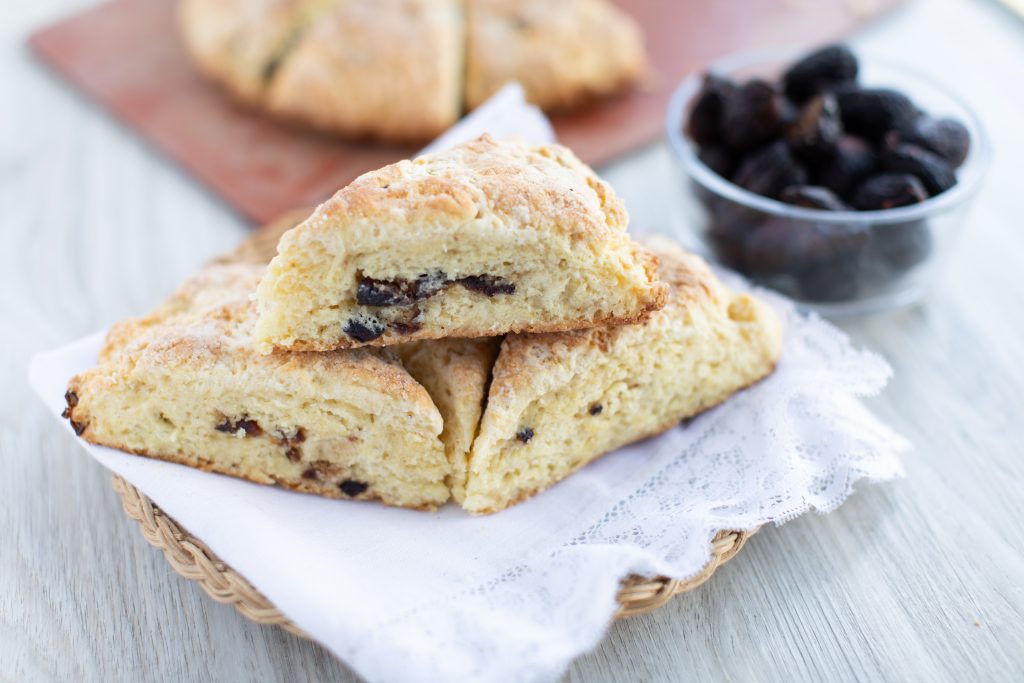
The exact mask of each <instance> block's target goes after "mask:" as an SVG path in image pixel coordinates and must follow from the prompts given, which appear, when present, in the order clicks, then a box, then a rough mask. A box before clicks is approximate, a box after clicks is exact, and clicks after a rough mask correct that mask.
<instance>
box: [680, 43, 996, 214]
mask: <svg viewBox="0 0 1024 683" xmlns="http://www.w3.org/2000/svg"><path fill="white" fill-rule="evenodd" d="M855 52H856V53H857V58H858V59H859V60H860V61H861V62H862V63H864V62H866V63H867V64H870V65H878V66H881V67H884V68H885V69H887V70H889V71H892V72H894V73H899V74H901V75H902V76H904V77H907V78H908V79H911V80H914V81H916V82H919V83H921V85H923V86H925V87H928V88H931V89H932V90H934V91H935V92H937V93H939V94H941V95H942V96H943V97H945V98H947V99H948V100H950V101H951V102H953V103H954V104H955V105H956V106H957V107H959V108H960V109H961V110H962V111H963V113H964V115H965V119H966V120H964V121H962V123H963V124H964V125H965V126H966V127H967V130H968V133H969V134H970V137H971V149H970V152H969V154H968V157H967V160H966V162H965V163H964V164H963V165H962V166H961V167H960V168H958V169H957V184H956V185H955V186H953V187H952V188H951V189H949V190H947V191H945V192H943V193H942V194H939V195H936V196H935V197H930V198H929V199H926V200H925V201H923V202H921V203H919V204H913V205H910V206H901V207H898V208H895V209H884V210H881V211H826V210H822V209H808V208H804V207H800V206H793V205H792V204H786V203H784V202H780V201H778V200H775V199H770V198H768V197H763V196H761V195H759V194H754V193H753V192H750V191H749V190H745V189H743V188H742V187H740V186H739V185H736V184H734V183H733V182H731V181H729V180H726V179H725V178H723V177H722V176H720V175H718V174H717V173H715V172H714V171H712V170H711V169H710V168H709V167H708V166H707V165H705V164H704V162H703V161H701V160H700V159H699V158H698V157H697V154H696V152H695V150H694V147H693V145H692V144H691V142H690V140H689V138H688V137H687V136H686V135H685V134H684V132H683V130H684V123H685V118H686V115H687V113H688V109H689V104H690V101H691V100H692V98H693V97H694V95H696V94H697V92H698V91H699V90H700V84H701V82H702V81H703V79H704V74H705V73H707V72H711V73H726V74H728V73H731V72H733V71H735V70H736V69H739V68H743V67H750V66H757V65H758V64H774V63H776V62H782V61H786V60H788V61H794V60H796V59H798V58H800V57H801V56H803V55H804V54H806V53H807V50H806V49H798V48H792V47H789V48H773V49H767V50H750V51H744V52H736V53H733V54H730V55H727V56H725V57H723V58H721V59H718V60H715V61H714V62H712V63H711V64H710V65H709V66H708V67H707V68H706V69H703V70H700V71H696V72H694V73H692V74H690V75H689V76H687V77H686V78H684V79H683V80H682V82H681V83H680V84H679V85H678V86H677V87H676V89H675V90H674V91H673V92H672V96H671V98H670V99H669V102H668V111H667V114H666V117H665V134H666V136H667V137H668V141H669V145H670V146H671V148H672V150H673V152H674V153H675V155H676V157H677V158H678V159H679V161H680V162H681V163H682V165H683V167H684V168H685V169H686V172H687V173H688V174H689V176H690V177H691V178H692V179H693V180H695V181H696V182H698V183H699V184H700V185H701V186H702V187H704V188H705V189H707V190H708V191H710V192H713V193H714V194H716V195H718V196H720V197H724V198H726V199H729V200H731V201H733V202H735V203H737V204H740V205H742V206H746V207H749V208H752V209H757V210H758V211H761V212H763V213H766V214H771V215H775V216H781V217H786V218H794V219H800V220H807V221H814V222H816V223H872V224H887V223H905V222H909V221H914V220H918V219H922V218H927V217H929V216H931V215H934V214H936V213H941V212H944V211H946V210H948V209H951V208H953V207H955V206H957V205H959V204H961V203H963V202H964V201H966V200H967V199H969V198H970V197H971V196H973V194H974V192H975V190H977V188H978V185H979V183H980V181H981V179H982V176H983V175H984V173H985V170H986V169H987V168H988V164H989V158H990V154H991V152H990V148H989V141H988V136H987V135H986V133H985V130H984V128H983V127H982V125H981V121H980V120H979V119H978V116H977V114H975V112H974V110H973V109H972V108H971V107H969V106H968V105H967V104H966V103H965V102H964V101H963V100H962V99H961V98H960V97H959V96H957V95H956V94H954V93H951V92H950V91H949V90H948V89H947V88H945V87H944V86H942V85H940V84H938V83H936V82H935V81H934V80H933V79H932V78H931V77H929V76H927V75H925V74H922V73H921V72H919V71H917V70H916V69H913V68H910V67H907V66H905V65H903V64H899V63H896V62H893V61H891V60H888V59H878V58H875V57H873V56H872V55H870V54H868V55H867V59H866V60H865V59H864V58H863V57H862V54H861V51H859V50H855ZM878 87H885V84H884V83H883V84H879V85H878Z"/></svg>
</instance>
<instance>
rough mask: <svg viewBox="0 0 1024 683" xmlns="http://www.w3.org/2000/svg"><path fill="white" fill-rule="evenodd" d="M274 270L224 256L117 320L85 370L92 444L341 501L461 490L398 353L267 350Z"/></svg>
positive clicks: (80, 418) (72, 387)
mask: <svg viewBox="0 0 1024 683" xmlns="http://www.w3.org/2000/svg"><path fill="white" fill-rule="evenodd" d="M264 269H265V266H263V265H258V264H249V263H239V264H223V263H221V264H213V265H211V266H208V267H207V268H206V269H205V270H203V271H201V272H200V273H199V274H197V275H196V276H194V277H192V278H190V279H189V280H187V281H186V282H185V283H184V284H183V285H182V286H181V288H180V289H179V290H178V292H176V293H175V294H174V295H173V296H172V297H171V298H170V299H169V300H168V301H167V302H165V303H164V304H163V305H161V306H160V307H159V308H157V310H155V311H154V312H153V313H151V314H150V315H148V316H146V317H144V318H141V319H137V320H128V321H125V322H122V323H119V324H117V325H115V326H114V327H113V328H112V329H111V331H110V333H109V335H108V338H107V341H106V344H105V345H104V347H103V349H102V351H101V354H100V358H99V364H98V366H97V367H95V368H93V369H91V370H88V371H86V372H84V373H82V374H80V375H78V376H76V377H74V378H73V379H72V380H71V382H70V384H69V387H68V392H67V395H66V399H67V410H66V411H65V417H67V418H68V419H69V420H70V421H71V425H72V427H73V428H74V430H75V432H76V433H78V434H79V435H80V436H81V437H82V438H83V439H85V440H87V441H89V442H91V443H95V444H101V445H105V446H112V447H114V448H119V449H122V450H125V451H130V452H133V453H137V454H140V455H147V456H150V457H154V458H159V459H163V460H170V461H174V462H179V463H183V464H186V465H190V466H192V467H197V468H200V469H204V470H208V471H212V472H220V473H222V474H228V475H232V476H235V477H241V478H244V479H249V480H251V481H254V482H258V483H262V484H279V485H281V486H284V487H287V488H290V489H294V490H298V491H306V492H309V493H316V494H319V495H323V496H329V497H334V498H354V499H379V500H381V501H383V502H385V503H388V504H391V505H399V506H405V507H413V508H423V509H433V508H436V507H437V506H438V505H441V504H443V503H444V502H445V501H446V500H447V499H448V497H449V493H448V486H447V484H446V479H447V478H448V476H449V474H450V468H449V465H448V461H447V458H446V456H445V452H444V448H443V445H442V443H441V441H440V438H439V435H440V433H441V430H442V420H441V415H440V414H439V413H438V411H437V409H436V408H435V407H434V404H433V403H432V401H431V399H430V397H429V395H428V394H427V392H426V390H424V389H423V387H422V386H420V385H419V384H418V383H417V382H416V381H415V380H414V379H413V378H412V377H411V376H410V375H409V374H408V373H407V372H406V371H405V370H404V369H403V368H402V366H401V364H400V362H399V360H398V359H397V357H396V356H395V355H394V354H393V352H389V351H386V350H378V349H357V350H353V351H347V352H330V353H307V354H270V355H266V354H262V353H260V352H258V351H257V350H256V347H255V344H254V342H253V340H252V336H251V331H252V325H253V323H254V321H255V304H254V302H252V301H251V299H250V296H251V293H252V292H253V291H254V290H255V287H256V284H257V282H258V281H259V279H260V277H261V276H262V273H263V271H264Z"/></svg>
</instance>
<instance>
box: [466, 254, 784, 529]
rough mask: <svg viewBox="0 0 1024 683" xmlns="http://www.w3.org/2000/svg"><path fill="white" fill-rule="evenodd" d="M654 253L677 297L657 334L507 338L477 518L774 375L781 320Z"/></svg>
mask: <svg viewBox="0 0 1024 683" xmlns="http://www.w3.org/2000/svg"><path fill="white" fill-rule="evenodd" d="M649 246H650V247H651V248H652V250H653V251H654V252H655V253H656V254H657V255H658V257H659V259H660V262H661V277H662V278H663V279H664V280H665V281H666V282H668V283H669V284H670V285H671V287H672V292H671V294H670V295H669V299H668V304H667V305H666V306H665V308H663V309H662V310H660V311H658V312H656V313H654V314H653V315H651V317H650V319H648V320H647V321H646V322H644V323H641V324H634V325H624V326H619V327H602V328H595V329H589V330H583V331H575V332H564V333H558V334H540V335H510V336H508V337H506V338H505V340H504V342H503V343H502V346H501V351H500V353H499V355H498V359H497V361H496V363H495V366H494V372H493V378H492V381H491V385H490V391H489V394H488V398H487V408H486V411H485V412H484V415H483V418H482V420H481V424H480V428H479V434H478V435H477V437H476V440H475V441H474V443H473V448H472V452H471V454H470V458H469V461H468V471H467V475H466V483H465V495H464V497H463V499H462V501H461V502H462V505H463V507H465V508H466V509H467V510H469V511H471V512H475V513H489V512H496V511H498V510H502V509H504V508H506V507H508V506H509V505H512V504H514V503H516V502H518V501H521V500H523V499H525V498H528V497H530V496H532V495H533V494H535V493H537V492H539V491H541V490H543V489H545V488H547V487H549V486H551V485H552V484H554V483H556V482H558V481H560V480H561V479H563V478H564V477H566V476H567V475H568V474H570V473H571V472H573V471H575V470H576V469H578V468H580V467H582V466H583V465H585V464H587V463H588V462H590V461H592V460H594V459H595V458H597V457H598V456H600V455H602V454H604V453H607V452H609V451H612V450H614V449H616V448H618V447H620V446H623V445H625V444H628V443H630V442H633V441H637V440H639V439H642V438H644V437H647V436H651V435H654V434H658V433H660V432H662V431H665V430H666V429H668V428H670V427H672V426H673V425H675V424H678V422H679V421H680V420H682V419H684V418H687V417H691V416H693V415H696V414H697V413H700V412H701V411H703V410H706V409H708V408H710V407H712V406H714V405H717V404H718V403H721V402H722V401H724V400H725V399H726V398H727V397H729V396H730V395H731V394H733V393H734V392H736V391H738V390H739V389H741V388H743V387H746V386H748V385H750V384H752V383H754V382H756V381H757V380H759V379H761V378H762V377H764V376H765V375H767V374H768V373H770V372H771V370H772V369H773V367H774V366H775V362H776V360H777V359H778V357H779V354H780V352H781V329H780V324H779V321H778V319H777V318H776V316H775V315H774V314H773V312H772V311H771V310H770V309H769V308H768V307H767V306H766V305H764V304H763V303H761V302H759V301H758V300H756V299H754V298H752V297H751V296H749V295H747V294H733V293H732V292H730V291H729V290H728V289H727V288H726V287H725V286H723V285H722V284H721V282H719V281H718V279H717V278H716V277H715V276H714V274H713V273H712V272H711V271H710V269H709V268H708V267H707V265H706V264H705V263H704V262H703V261H701V260H700V259H699V258H697V257H695V256H692V255H689V254H686V253H684V252H683V251H682V250H681V249H679V247H677V246H676V245H674V244H673V243H671V242H668V241H666V240H657V241H653V242H651V243H649Z"/></svg>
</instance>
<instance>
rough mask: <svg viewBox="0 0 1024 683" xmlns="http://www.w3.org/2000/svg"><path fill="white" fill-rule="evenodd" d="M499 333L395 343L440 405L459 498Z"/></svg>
mask: <svg viewBox="0 0 1024 683" xmlns="http://www.w3.org/2000/svg"><path fill="white" fill-rule="evenodd" d="M500 343H501V339H497V338H484V339H436V340H431V341H422V342H411V343H409V344H402V345H400V346H398V347H397V349H398V353H399V355H400V356H401V357H402V365H404V366H405V369H406V370H408V371H409V374H411V375H412V376H413V377H414V378H415V379H416V381H417V382H419V383H420V384H422V385H423V386H424V387H425V388H426V390H427V391H428V392H429V393H430V397H431V398H432V399H433V400H434V405H436V406H437V409H438V410H439V411H441V417H442V418H443V419H444V431H443V432H441V441H442V442H443V443H444V449H445V452H446V453H447V455H448V462H449V463H450V464H451V468H452V469H451V475H450V476H449V479H448V487H449V488H450V489H451V490H452V497H453V498H455V500H456V501H460V502H461V501H462V498H463V496H464V494H465V486H466V471H467V468H466V459H467V458H468V456H469V450H470V448H471V447H472V445H473V439H474V438H475V437H476V430H477V427H478V426H479V424H480V416H481V414H482V413H483V408H484V400H485V399H486V397H487V387H488V385H489V384H490V381H491V367H492V366H493V365H494V359H495V357H496V356H497V355H498V345H499V344H500Z"/></svg>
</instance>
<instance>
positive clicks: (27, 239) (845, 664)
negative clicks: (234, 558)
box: [0, 0, 1024, 681]
mask: <svg viewBox="0 0 1024 683" xmlns="http://www.w3.org/2000/svg"><path fill="white" fill-rule="evenodd" d="M87 4H89V0H36V1H34V2H31V3H29V2H14V1H13V0H7V1H5V2H3V6H2V8H0V35H2V43H0V50H2V52H0V84H2V85H0V88H2V92H3V93H4V98H3V104H2V107H0V239H2V242H0V244H2V246H0V339H2V353H0V680H5V681H6V680H11V681H35V680H59V681H67V680H90V681H98V680H138V679H147V680H166V681H192V680H197V681H198V680H203V681H207V680H213V681H226V680H253V681H276V680H281V681H284V680H287V681H305V680H327V679H330V680H342V681H345V680H354V679H355V676H354V675H353V674H352V673H351V672H350V671H349V670H348V669H347V668H346V667H345V665H344V664H342V663H340V662H338V661H337V660H335V659H333V658H332V657H331V656H330V655H328V654H327V653H326V652H325V651H324V650H323V649H322V648H320V647H318V646H317V645H315V644H313V643H310V642H306V641H303V640H300V639H298V638H294V637H292V636H290V635H288V634H286V633H284V632H283V631H281V630H279V629H275V628H269V627H260V626H256V625H254V624H251V623H249V622H247V621H246V620H244V619H243V618H242V617H240V616H239V615H237V614H236V613H235V612H234V610H233V609H231V608H230V607H226V606H223V605H219V604H216V603H215V602H213V601H212V600H210V599H208V598H207V597H206V596H205V595H204V594H203V593H202V591H201V590H200V589H199V588H197V587H196V586H195V585H193V584H191V583H189V582H188V581H185V580H184V579H181V578H179V577H178V576H177V575H175V574H174V573H173V572H172V571H171V570H170V568H169V567H168V566H167V565H166V564H165V562H164V560H163V557H162V556H161V554H160V553H159V552H158V551H156V550H154V549H152V548H150V547H149V546H148V545H147V544H146V543H145V541H144V540H143V539H142V537H141V536H140V534H139V533H138V531H137V529H136V526H135V523H134V522H132V521H130V520H128V519H127V518H126V517H125V516H124V514H123V513H122V511H121V505H120V501H119V499H118V497H117V495H116V494H115V493H114V492H113V491H112V490H111V488H110V476H109V474H108V473H107V472H106V471H104V470H102V469H101V468H100V467H99V466H98V465H96V463H94V462H93V461H92V460H90V459H89V458H87V457H85V456H84V454H83V453H82V452H81V451H80V449H79V448H78V446H77V445H76V444H75V443H74V441H73V439H71V438H70V437H69V436H68V435H67V434H66V433H64V432H63V431H62V430H58V429H56V428H55V423H54V422H53V418H52V417H51V416H49V415H46V414H44V412H43V410H42V408H41V406H40V405H39V404H38V403H37V402H36V401H35V400H34V399H33V398H31V397H30V396H29V393H28V389H27V386H26V380H25V367H26V362H27V359H28V357H29V355H30V354H31V353H33V352H35V351H37V350H41V349H46V348H50V347H54V346H57V345H60V344H62V343H64V342H67V341H69V340H72V339H74V338H76V337H79V336H81V335H83V334H86V333H88V332H92V331H94V330H96V329H98V328H101V327H103V326H106V325H108V324H110V323H111V322H113V321H114V320H116V319H118V318H121V317H123V316H127V315H131V314H138V313H141V312H143V311H145V310H147V309H148V308H150V307H151V306H152V305H154V304H155V303H156V302H157V301H159V300H160V299H161V298H163V297H164V296H165V295H166V294H167V293H168V292H169V291H170V290H171V289H172V288H173V287H174V285H175V284H176V283H177V282H178V281H179V280H180V279H181V278H182V277H183V276H184V275H186V274H187V273H188V272H190V271H191V270H193V269H194V268H196V267H197V266H199V265H200V264H201V263H203V262H204V261H205V260H207V259H208V258H210V257H211V256H213V255H214V254H216V253H218V252H220V251H223V250H225V249H227V248H229V247H231V246H232V245H234V244H235V243H236V242H237V241H238V240H240V239H241V238H242V237H243V235H244V234H245V229H244V227H243V225H242V223H241V221H240V220H239V219H238V218H237V217H236V216H234V215H233V214H232V213H231V212H230V211H229V210H228V209H226V208H225V207H224V206H223V205H222V204H220V203H219V202H218V201H217V200H216V199H215V198H214V197H212V196H210V195H208V194H207V193H206V192H204V190H203V189H202V188H201V187H199V186H198V185H197V184H196V183H195V182H193V181H192V180H191V179H190V178H188V177H186V176H185V175H184V174H183V173H181V172H179V171H178V170H177V169H175V168H174V167H173V166H172V165H171V164H170V163H168V162H166V161H165V160H164V159H162V158H160V157H159V156H158V155H156V154H154V153H152V152H151V151H149V150H148V149H147V148H146V147H145V146H143V145H142V144H141V143H139V142H138V141H137V140H136V139H135V138H134V137H133V136H132V135H131V134H129V133H127V132H126V131H124V130H122V129H121V128H120V127H119V126H118V125H117V124H116V123H114V122H113V121H112V120H110V119H109V118H108V117H107V116H106V115H104V114H103V112H101V111H99V110H98V109H97V108H96V107H94V106H92V105H91V104H89V103H88V102H85V101H83V100H82V99H81V98H79V97H78V96H76V95H75V94H73V93H72V92H70V91H69V90H68V89H67V88H65V87H64V86H63V84H61V83H60V82H58V81H57V79H55V78H54V77H52V76H51V75H50V74H49V73H47V72H46V71H45V70H44V69H43V68H42V67H40V66H39V65H38V64H36V63H35V62H34V61H33V60H32V59H31V57H30V56H29V55H28V52H27V50H26V48H25V45H24V36H25V35H26V34H27V33H28V31H30V30H31V29H32V28H34V27H36V26H39V25H41V24H42V23H45V22H47V21H49V20H52V19H55V18H57V17H59V16H61V15H63V14H65V13H67V12H69V11H71V10H73V9H75V8H76V7H79V6H84V5H87ZM738 20H741V19H738ZM857 42H858V45H859V46H860V47H862V48H870V49H877V50H879V51H884V52H886V53H889V54H893V55H895V56H897V57H899V58H900V59H902V60H904V61H907V62H911V63H915V64H918V65H920V66H921V67H922V68H923V69H925V70H927V71H930V72H932V73H937V74H940V75H941V77H942V78H944V79H945V80H947V81H949V82H951V83H954V84H956V85H957V87H958V88H959V89H960V90H961V91H962V93H963V94H964V95H965V96H966V97H967V98H969V100H970V101H971V102H972V103H973V104H974V105H975V106H976V107H977V108H978V109H979V110H980V112H981V114H982V117H983V118H984V120H985V122H986V123H987V125H988V127H989V129H990V131H991V134H992V137H993V139H994V145H995V159H994V164H993V166H992V169H991V173H990V175H989V177H988V179H987V182H986V184H985V187H984V189H983V191H982V194H981V196H980V197H979V199H978V203H977V205H976V210H975V211H974V213H973V216H972V220H971V225H970V226H969V228H968V230H967V234H966V235H965V239H964V240H963V241H962V243H961V245H960V248H959V250H958V253H957V254H956V257H955V260H954V262H953V263H952V264H951V266H950V268H949V269H948V271H947V273H946V275H945V277H944V278H943V281H942V282H941V283H940V284H939V285H938V286H937V287H936V288H935V290H934V292H933V293H932V295H931V296H930V298H929V300H928V301H927V302H925V303H924V305H922V306H919V307H916V308H914V309H911V310H907V311H904V312H900V313H895V314H890V315H884V316H880V317H876V318H872V319H869V320H862V321H855V322H847V323H844V324H843V326H844V327H845V328H846V329H847V330H848V331H849V332H850V333H851V334H852V335H853V336H854V338H855V339H856V340H857V341H858V342H859V343H862V344H864V345H866V346H869V347H871V348H874V349H877V350H878V351H880V352H882V353H883V354H885V355H886V356H887V357H888V358H889V359H890V360H891V362H892V364H893V366H894V367H895V369H896V376H895V379H894V380H893V382H892V384H891V386H890V387H889V389H888V390H887V391H886V392H885V395H884V396H882V397H880V398H878V399H877V400H874V401H873V405H874V407H875V409H876V410H877V411H878V412H879V413H881V414H883V415H884V416H885V417H886V419H887V420H889V422H890V423H892V424H893V425H894V426H895V427H896V428H898V429H899V430H900V431H902V432H903V433H904V434H905V435H907V436H908V437H910V438H911V439H912V440H913V441H914V443H915V445H916V448H915V450H914V451H913V452H912V453H911V454H909V455H908V456H907V458H906V464H907V471H908V477H907V478H906V479H905V480H902V481H899V482H896V483H893V484H889V485H883V486H873V487H867V486H866V487H862V490H860V491H858V492H857V493H856V494H855V495H854V496H853V497H852V498H851V499H850V501H849V502H848V503H847V504H846V505H845V506H843V507H842V508H841V509H840V510H839V511H838V512H836V513H834V514H831V515H828V516H807V517H804V518H801V519H799V520H797V521H795V522H792V523H790V524H787V525H786V526H784V527H781V528H771V529H765V530H764V531H762V532H761V533H759V534H757V536H755V537H754V539H753V540H752V542H751V543H750V544H749V545H748V546H747V548H746V550H744V552H743V553H742V554H741V555H740V556H739V558H738V559H737V560H735V561H734V562H733V563H731V564H729V565H727V566H726V567H725V568H724V569H722V570H720V571H719V572H718V574H717V575H716V576H715V578H714V579H713V580H712V581H711V582H709V583H708V584H706V585H705V586H703V587H702V588H700V589H699V590H697V591H695V592H694V593H692V594H689V595H686V596H683V597H681V598H677V599H676V600H674V601H673V602H672V603H671V604H669V605H668V606H667V607H665V608H663V609H661V610H659V611H657V612H655V613H653V614H650V615H647V616H644V617H639V618H635V619H630V620H626V621H620V622H618V623H616V624H615V625H613V626H612V627H611V629H610V631H609V633H608V636H607V638H606V639H605V640H604V642H603V643H602V644H601V646H600V647H598V648H597V649H596V650H595V651H594V652H592V653H590V654H588V655H586V656H584V657H582V658H581V659H579V660H578V661H577V662H576V663H575V664H574V665H573V666H572V668H571V670H570V671H569V673H568V675H567V678H568V680H571V681H584V680H585V681H627V680H645V681H646V680H664V681H679V680H708V679H710V680H733V681H753V680H758V681H763V680H780V681H790V680H806V681H823V680H854V679H856V680H922V681H923V680H927V681H943V680H1017V681H1020V680H1024V362H1022V358H1024V340H1022V337H1024V209H1022V206H1024V204H1022V202H1024V24H1022V23H1021V22H1019V21H1017V20H1016V19H1015V18H1014V17H1013V16H1012V15H1011V14H1010V13H1008V12H1006V11H1004V10H1002V9H1000V8H999V7H997V6H996V5H994V4H990V3H988V2H983V1H981V0H976V1H974V2H967V1H963V2H953V1H952V0H949V1H946V0H941V1H939V0H931V1H924V0H922V1H920V2H918V3H916V4H914V5H912V6H911V7H909V8H905V9H903V10H900V11H899V12H897V13H896V14H895V15H893V16H892V17H890V18H889V19H887V20H886V21H885V22H883V23H882V24H880V25H879V26H877V27H875V28H873V29H872V30H871V31H870V32H868V33H867V34H864V35H862V36H860V37H858V39H857ZM604 173H605V175H606V177H607V178H609V179H610V180H611V181H612V183H613V184H614V185H615V186H616V187H617V188H618V189H619V190H620V192H621V193H622V194H623V195H624V196H625V197H626V200H627V204H628V206H629V208H630V211H631V213H632V215H633V216H634V221H636V222H638V223H643V224H645V225H648V226H651V227H655V228H661V229H665V228H670V227H678V226H677V225H676V224H677V223H678V222H679V220H680V216H681V214H682V208H681V206H680V203H679V202H680V200H679V198H678V192H677V189H678V185H677V178H676V176H675V175H674V169H673V168H672V167H671V162H670V160H669V158H668V155H667V153H666V151H665V150H664V149H663V148H662V147H660V146H656V147H654V148H652V149H650V150H646V151H643V152H641V153H638V154H636V155H635V156H633V157H632V158H630V159H626V160H623V161H622V162H620V163H618V164H616V165H615V166H614V167H613V168H608V169H604Z"/></svg>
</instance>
